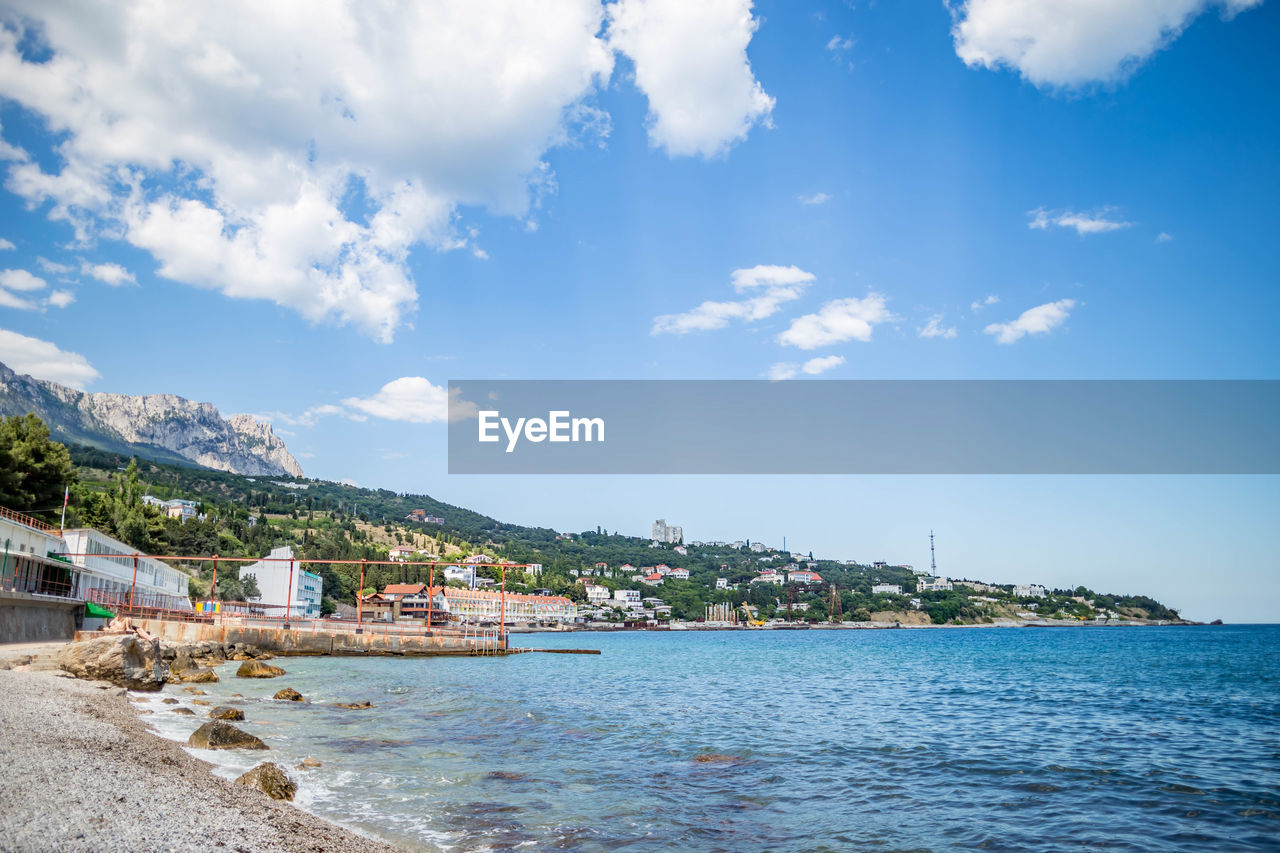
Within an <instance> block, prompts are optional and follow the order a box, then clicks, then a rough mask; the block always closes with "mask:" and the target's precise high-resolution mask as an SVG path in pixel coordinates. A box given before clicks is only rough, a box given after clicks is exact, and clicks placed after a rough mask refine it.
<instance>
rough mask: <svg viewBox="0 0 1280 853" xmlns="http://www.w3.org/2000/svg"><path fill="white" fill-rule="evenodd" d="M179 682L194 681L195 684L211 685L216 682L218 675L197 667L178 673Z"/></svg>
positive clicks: (207, 669) (206, 668)
mask: <svg viewBox="0 0 1280 853" xmlns="http://www.w3.org/2000/svg"><path fill="white" fill-rule="evenodd" d="M178 680H179V681H194V682H196V683H197V684H211V683H213V682H216V681H218V680H219V679H218V673H216V672H214V671H213V670H211V669H209V668H208V667H197V668H196V669H188V670H183V671H182V672H179V673H178Z"/></svg>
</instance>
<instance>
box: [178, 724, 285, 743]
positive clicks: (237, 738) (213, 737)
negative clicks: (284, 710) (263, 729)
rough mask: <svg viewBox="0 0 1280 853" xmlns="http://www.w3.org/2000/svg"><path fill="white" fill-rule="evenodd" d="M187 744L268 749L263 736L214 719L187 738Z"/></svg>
mask: <svg viewBox="0 0 1280 853" xmlns="http://www.w3.org/2000/svg"><path fill="white" fill-rule="evenodd" d="M187 746H194V747H195V748H196V749H267V748H268V747H267V745H266V744H265V743H263V742H262V739H261V738H257V737H254V736H253V735H251V734H249V733H248V732H242V731H240V730H239V729H237V728H236V727H235V726H233V725H231V724H230V723H224V722H222V721H221V720H214V721H213V722H211V723H205V724H204V725H203V726H201V727H200V728H198V729H196V730H195V731H194V732H192V733H191V737H189V738H187Z"/></svg>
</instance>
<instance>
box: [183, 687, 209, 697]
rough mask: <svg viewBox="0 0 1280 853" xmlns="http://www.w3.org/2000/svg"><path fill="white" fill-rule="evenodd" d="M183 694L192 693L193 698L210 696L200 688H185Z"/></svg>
mask: <svg viewBox="0 0 1280 853" xmlns="http://www.w3.org/2000/svg"><path fill="white" fill-rule="evenodd" d="M182 692H183V693H190V694H191V695H192V696H207V695H208V694H207V693H205V692H204V691H203V690H201V689H200V688H199V687H184V688H182Z"/></svg>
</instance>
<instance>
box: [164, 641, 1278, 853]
mask: <svg viewBox="0 0 1280 853" xmlns="http://www.w3.org/2000/svg"><path fill="white" fill-rule="evenodd" d="M511 645H512V646H513V647H527V648H534V647H536V648H580V649H598V650H599V651H600V652H601V654H599V655H572V654H537V653H535V654H522V655H514V656H509V657H503V658H483V657H477V658H371V659H357V658H280V659H278V660H276V661H275V663H278V664H281V665H282V666H283V667H284V668H285V669H286V670H287V675H285V676H282V677H279V678H274V679H269V680H249V679H241V678H236V677H235V676H234V669H232V668H231V666H232V665H228V666H226V667H223V668H221V670H220V673H221V676H222V681H221V682H220V683H218V684H208V685H199V686H200V687H201V688H204V689H206V690H207V691H208V693H209V694H210V695H208V696H204V697H198V698H202V699H204V700H205V701H215V702H226V701H234V702H242V703H243V704H241V705H240V706H239V707H240V708H241V709H242V710H243V711H244V713H245V715H246V721H245V722H244V723H237V724H236V725H238V726H240V727H242V728H244V729H245V730H247V731H250V732H252V733H254V734H256V735H258V736H259V737H261V738H262V739H263V740H265V741H266V742H267V743H268V744H269V745H270V748H271V749H270V751H269V752H236V751H219V752H211V751H205V750H191V752H192V753H193V754H194V755H197V756H199V757H200V758H203V759H206V760H208V761H210V762H212V763H214V764H215V765H217V769H216V771H215V772H217V773H219V774H221V775H224V776H226V777H228V778H233V777H235V776H237V775H239V774H240V773H242V772H244V771H245V770H247V769H249V768H250V767H252V766H254V765H256V764H257V763H259V762H261V761H263V760H272V761H275V762H277V763H278V764H280V765H281V766H283V767H285V768H287V769H288V770H289V773H290V774H291V775H292V777H293V778H294V779H295V780H296V781H297V782H298V783H299V793H298V796H297V799H296V805H298V806H299V807H301V808H303V809H305V810H307V811H310V812H312V813H314V814H316V815H319V816H321V817H323V818H326V819H328V820H331V821H333V822H335V823H339V824H342V825H343V826H346V827H349V828H351V829H353V830H356V831H357V832H360V833H363V834H367V835H370V836H374V837H377V838H380V839H383V840H386V841H389V842H392V843H394V844H396V845H399V846H401V847H403V848H405V849H408V850H452V851H472V850H584V851H596V850H600V851H603V850H609V851H614V850H635V851H650V850H680V851H686V850H687V851H751V850H770V851H835V850H840V851H845V850H875V851H902V850H912V851H927V850H954V849H980V850H997V851H1000V850H1009V851H1014V850H1017V851H1024V850H1044V851H1060V850H1104V849H1105V850H1160V851H1170V850H1173V851H1178V850H1186V851H1205V850H1215V851H1216V850H1232V851H1235V850H1280V626H1221V627H1218V626H1212V627H1210V626H1201V627H1190V626H1189V627H1112V628H1108V627H1089V628H945V629H916V630H912V629H899V630H834V631H833V630H801V631H769V630H755V631H684V632H679V631H672V632H627V633H615V634H605V633H564V634H533V635H513V636H512V637H511ZM283 687H292V688H294V689H296V690H298V691H300V692H301V693H302V694H303V695H304V696H305V697H306V698H307V701H306V702H303V703H292V702H285V701H276V700H273V699H271V698H270V697H271V696H272V694H274V693H275V692H276V691H277V690H280V689H281V688H283ZM164 693H165V695H166V696H173V697H176V698H178V699H179V700H180V701H181V703H182V706H186V707H190V708H191V709H192V710H194V711H195V712H196V713H197V715H199V716H197V717H184V716H180V715H177V714H173V713H172V712H171V709H172V708H173V707H180V706H166V705H161V704H157V702H158V700H157V699H156V698H155V697H154V694H153V695H152V700H151V703H150V704H147V705H143V706H140V707H147V708H151V709H152V710H154V712H155V713H154V715H152V716H147V717H145V718H144V719H145V720H147V722H148V725H150V726H151V727H152V728H153V729H154V730H155V731H157V732H158V733H159V734H161V735H163V736H165V737H169V738H173V739H176V740H182V741H185V740H186V738H187V736H188V735H189V734H190V733H191V732H192V731H194V729H195V728H196V727H197V726H198V725H199V724H200V723H201V722H202V720H201V717H202V716H204V715H205V714H206V713H207V711H208V708H207V707H206V706H198V705H194V704H192V701H191V700H192V699H193V698H197V697H193V696H191V695H190V694H188V693H184V692H181V691H180V690H179V689H178V688H177V687H176V686H170V687H168V688H166V690H165V691H164ZM234 693H240V694H243V698H235V697H233V696H232V694H234ZM361 701H369V702H372V703H373V707H372V708H370V709H367V710H347V709H342V708H338V707H335V705H334V703H336V702H361ZM308 757H310V758H313V759H316V760H318V761H319V762H320V763H321V766H320V767H318V768H315V769H311V770H299V769H295V768H296V766H297V765H298V764H299V763H300V762H301V761H302V759H304V758H308Z"/></svg>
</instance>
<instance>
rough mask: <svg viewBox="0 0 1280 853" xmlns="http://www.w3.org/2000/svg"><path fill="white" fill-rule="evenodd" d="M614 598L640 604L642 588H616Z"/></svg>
mask: <svg viewBox="0 0 1280 853" xmlns="http://www.w3.org/2000/svg"><path fill="white" fill-rule="evenodd" d="M613 598H614V600H615V601H620V602H623V603H625V604H639V603H640V590H638V589H619V590H616V591H615V592H614V593H613Z"/></svg>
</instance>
